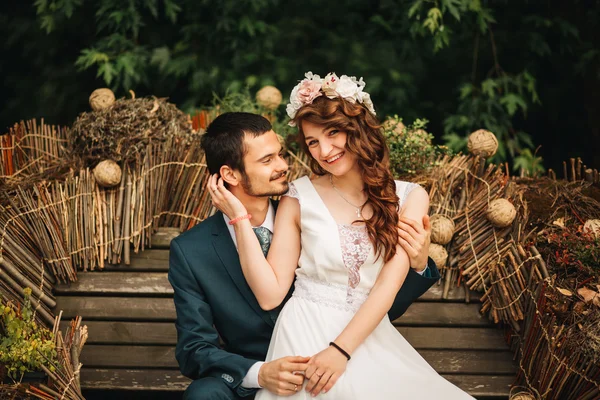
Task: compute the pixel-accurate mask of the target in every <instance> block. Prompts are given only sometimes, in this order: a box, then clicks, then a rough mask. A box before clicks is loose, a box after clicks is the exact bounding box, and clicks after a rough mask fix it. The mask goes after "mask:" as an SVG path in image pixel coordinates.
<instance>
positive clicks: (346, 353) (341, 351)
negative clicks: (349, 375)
mask: <svg viewBox="0 0 600 400" xmlns="http://www.w3.org/2000/svg"><path fill="white" fill-rule="evenodd" d="M329 345H330V346H333V347H335V348H336V349H338V351H339V352H340V353H342V354H343V355H344V356H345V357H346V358H347V359H348V361H350V358H351V357H350V354H348V352H346V350H344V349H342V348H341V347H340V346H338V345H337V344H335V342H329Z"/></svg>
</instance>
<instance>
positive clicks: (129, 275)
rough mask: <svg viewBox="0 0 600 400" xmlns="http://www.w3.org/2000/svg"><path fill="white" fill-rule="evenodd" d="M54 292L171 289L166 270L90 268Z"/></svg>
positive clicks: (456, 292) (434, 291)
mask: <svg viewBox="0 0 600 400" xmlns="http://www.w3.org/2000/svg"><path fill="white" fill-rule="evenodd" d="M55 292H56V293H58V294H62V293H71V294H83V293H94V294H113V293H119V294H123V295H145V294H148V295H153V294H165V295H166V294H169V295H172V294H173V288H172V287H171V284H170V283H169V281H168V279H167V274H166V273H161V272H109V271H90V272H84V273H80V274H79V275H78V280H77V282H74V283H71V284H59V285H56V286H55ZM441 296H442V288H441V286H439V285H433V286H432V287H431V289H429V290H428V291H427V292H426V293H425V294H423V296H421V297H420V298H419V300H423V301H443V300H441ZM461 296H462V297H461ZM475 296H476V294H475V293H474V292H473V294H472V297H471V299H472V300H473V299H475ZM448 301H454V302H456V301H463V302H464V289H463V288H462V287H460V288H455V289H453V290H451V291H450V296H449V299H448Z"/></svg>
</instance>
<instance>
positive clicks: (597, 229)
mask: <svg viewBox="0 0 600 400" xmlns="http://www.w3.org/2000/svg"><path fill="white" fill-rule="evenodd" d="M583 230H584V231H585V232H587V233H591V234H592V235H594V237H595V238H596V239H599V238H600V219H588V220H587V221H585V224H583Z"/></svg>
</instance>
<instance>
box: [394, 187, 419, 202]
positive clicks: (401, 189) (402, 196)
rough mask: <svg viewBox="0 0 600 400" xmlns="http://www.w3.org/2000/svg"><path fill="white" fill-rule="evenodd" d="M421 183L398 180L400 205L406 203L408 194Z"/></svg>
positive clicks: (397, 188) (397, 189)
mask: <svg viewBox="0 0 600 400" xmlns="http://www.w3.org/2000/svg"><path fill="white" fill-rule="evenodd" d="M420 186H421V185H419V184H417V183H413V182H405V181H396V194H397V195H398V197H399V198H400V206H402V205H404V202H405V201H406V198H407V197H408V194H409V193H410V192H412V191H413V189H415V188H417V187H420Z"/></svg>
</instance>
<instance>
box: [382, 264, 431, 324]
mask: <svg viewBox="0 0 600 400" xmlns="http://www.w3.org/2000/svg"><path fill="white" fill-rule="evenodd" d="M439 279H440V272H439V271H438V269H437V266H436V265H435V262H434V261H433V260H432V259H431V258H428V260H427V271H426V273H425V274H423V275H420V274H418V273H417V272H415V271H414V270H413V269H412V268H411V269H410V270H409V271H408V275H406V279H405V280H404V284H402V287H401V288H400V290H399V291H398V294H397V295H396V298H395V299H394V304H392V308H390V311H389V312H388V315H389V317H390V321H394V320H395V319H398V318H400V317H401V316H402V315H403V314H404V313H405V312H406V310H407V309H408V307H410V305H411V304H412V303H413V302H414V301H415V300H417V299H418V298H419V297H421V296H422V295H423V293H425V292H426V291H428V290H429V288H430V287H431V286H432V285H433V284H434V283H435V282H437V281H438V280H439Z"/></svg>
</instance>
